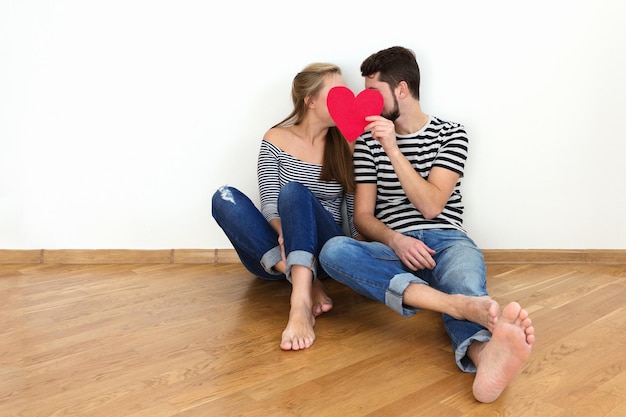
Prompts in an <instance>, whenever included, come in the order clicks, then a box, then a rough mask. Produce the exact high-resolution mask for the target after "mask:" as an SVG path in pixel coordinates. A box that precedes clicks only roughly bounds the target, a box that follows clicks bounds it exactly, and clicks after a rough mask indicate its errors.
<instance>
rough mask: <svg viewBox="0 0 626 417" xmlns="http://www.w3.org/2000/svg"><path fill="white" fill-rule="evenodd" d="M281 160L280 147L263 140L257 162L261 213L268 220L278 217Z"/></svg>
mask: <svg viewBox="0 0 626 417" xmlns="http://www.w3.org/2000/svg"><path fill="white" fill-rule="evenodd" d="M279 172H280V161H279V158H278V149H277V148H276V147H273V146H269V143H268V142H266V141H264V140H263V141H261V149H260V150H259V158H258V162H257V178H258V182H259V195H260V197H261V213H262V214H263V217H265V220H267V221H268V222H269V221H270V220H273V219H278V218H280V216H279V215H278V193H279V192H280V186H281V185H280V174H279Z"/></svg>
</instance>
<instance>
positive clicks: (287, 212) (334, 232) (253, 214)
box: [212, 182, 345, 281]
mask: <svg viewBox="0 0 626 417" xmlns="http://www.w3.org/2000/svg"><path fill="white" fill-rule="evenodd" d="M278 213H279V216H280V220H281V224H282V231H283V240H284V246H285V256H286V257H287V265H286V269H287V271H286V274H282V273H280V272H278V271H276V270H275V269H274V266H275V265H276V264H277V263H278V262H280V260H281V259H282V255H281V249H280V246H279V245H278V234H277V233H276V231H275V230H274V229H273V228H272V227H271V226H270V224H269V223H268V222H267V220H265V218H264V217H263V215H262V214H261V212H260V211H259V209H258V208H257V207H256V206H255V205H254V203H253V202H252V201H251V200H250V199H249V198H248V197H247V196H246V195H245V194H243V193H242V192H241V191H239V190H238V189H236V188H235V187H230V186H222V187H220V188H219V189H218V190H217V191H216V192H215V194H213V198H212V215H213V218H214V219H215V221H216V222H217V224H218V225H219V226H220V227H221V228H222V230H223V231H224V233H225V234H226V236H227V237H228V240H230V242H231V244H232V245H233V247H234V249H235V251H236V252H237V255H238V256H239V259H240V260H241V263H242V264H243V265H244V266H245V267H246V269H247V270H248V271H249V272H250V273H252V274H253V275H256V276H258V277H260V278H264V279H271V280H280V279H288V280H289V281H291V268H292V267H293V266H294V265H302V266H305V267H307V268H309V269H311V271H312V272H313V276H314V277H317V276H320V275H323V274H324V273H323V270H321V268H319V265H318V263H317V257H318V255H319V253H320V251H321V250H322V247H323V246H324V243H326V241H327V240H329V239H330V238H332V237H335V236H344V235H345V233H344V231H343V229H342V228H341V227H340V225H338V224H337V223H336V222H335V220H334V219H333V216H332V214H331V213H330V212H329V211H328V210H326V209H325V208H324V207H323V206H322V204H321V203H320V202H319V200H318V199H317V197H315V195H313V193H312V192H311V191H310V190H309V189H308V188H307V187H306V186H304V185H302V184H300V183H298V182H290V183H287V184H285V185H284V186H283V187H282V188H281V190H280V194H279V196H278ZM318 268H319V269H320V270H318Z"/></svg>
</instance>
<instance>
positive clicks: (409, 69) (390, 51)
mask: <svg viewBox="0 0 626 417" xmlns="http://www.w3.org/2000/svg"><path fill="white" fill-rule="evenodd" d="M376 73H379V79H380V81H383V82H386V83H387V84H389V86H390V87H391V88H392V89H394V88H396V87H397V86H398V84H399V83H400V81H405V82H406V83H407V85H408V86H409V91H410V92H411V95H413V97H415V98H416V99H418V100H419V98H420V69H419V65H418V64H417V59H416V58H415V53H414V52H413V51H412V50H410V49H407V48H404V47H402V46H392V47H391V48H387V49H383V50H381V51H378V52H376V53H375V54H372V55H370V56H369V57H367V58H366V59H365V61H363V63H362V64H361V75H362V76H363V77H369V76H372V75H374V74H376Z"/></svg>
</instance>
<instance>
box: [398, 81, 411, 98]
mask: <svg viewBox="0 0 626 417" xmlns="http://www.w3.org/2000/svg"><path fill="white" fill-rule="evenodd" d="M396 91H397V92H398V97H399V98H405V97H408V96H410V95H411V93H410V92H409V85H408V84H407V83H406V81H400V82H399V83H398V86H397V87H396Z"/></svg>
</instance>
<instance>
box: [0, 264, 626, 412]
mask: <svg viewBox="0 0 626 417" xmlns="http://www.w3.org/2000/svg"><path fill="white" fill-rule="evenodd" d="M487 274H488V288H489V291H490V293H491V295H492V296H493V297H494V298H495V299H497V300H498V301H499V302H500V303H501V304H505V303H507V302H509V301H512V300H517V301H519V302H520V303H521V304H522V305H523V306H525V307H526V308H527V309H528V310H529V311H530V312H531V317H532V319H533V323H534V326H535V329H536V334H537V342H536V344H535V346H534V349H533V354H532V356H531V359H530V360H529V362H528V363H527V364H526V366H525V367H524V368H523V370H522V372H521V373H520V375H519V376H518V377H517V378H516V379H515V380H514V381H513V382H512V383H511V385H510V386H509V387H508V388H507V389H506V390H505V391H504V393H503V394H502V396H501V397H500V398H499V399H498V400H497V401H496V402H495V403H493V404H480V403H477V402H476V401H475V400H474V399H473V397H472V394H471V383H472V380H473V375H471V374H465V373H462V372H461V371H459V369H458V368H457V367H456V365H455V363H454V359H453V354H452V349H451V346H450V342H449V340H448V338H447V335H446V334H445V331H444V330H443V328H442V325H441V317H440V315H439V314H436V313H433V312H428V311H423V312H420V313H418V314H417V315H415V316H413V317H410V318H402V317H400V316H399V315H397V314H396V313H394V312H393V311H391V310H390V309H388V308H386V307H385V306H383V305H381V304H379V303H377V302H374V301H372V300H368V299H365V298H364V297H361V296H360V295H358V294H356V293H354V292H353V291H351V290H349V289H348V288H346V287H344V286H342V285H341V284H339V283H337V282H334V281H331V280H326V281H325V285H326V287H327V291H328V293H329V294H330V295H331V296H332V298H333V301H334V308H333V310H331V311H330V312H328V313H325V314H324V315H322V316H321V317H319V318H318V320H317V323H316V327H315V329H316V336H317V338H316V341H315V343H314V345H313V347H311V348H310V349H307V350H305V351H299V352H283V351H281V350H280V348H279V347H278V343H279V340H280V334H281V332H282V330H283V328H284V326H285V324H286V320H287V312H288V306H289V293H290V287H289V286H288V284H287V283H285V282H268V281H263V280H260V279H258V278H255V277H253V276H251V275H250V274H248V273H247V272H246V271H245V270H244V269H243V268H242V267H241V265H238V264H203V263H194V262H189V263H166V264H158V263H147V264H130V263H129V264H97V265H88V264H81V265H71V264H68V265H56V264H46V263H40V264H32V263H25V264H19V265H16V264H7V265H0V321H1V322H2V326H1V327H0V416H2V417H5V416H6V417H8V416H20V417H35V416H37V417H39V416H89V417H98V416H106V417H111V416H115V417H143V416H151V417H174V416H176V417H182V416H203V417H204V416H218V417H221V416H263V417H268V416H280V417H284V416H287V417H288V416H298V417H300V416H303V417H306V416H314V415H315V416H342V417H351V416H359V417H361V416H371V417H373V416H393V417H405V416H406V417H408V416H422V415H424V416H446V417H457V416H459V417H460V416H489V415H494V416H496V415H498V416H500V415H502V416H504V415H508V416H516V417H517V416H521V417H525V416H533V417H535V416H546V417H547V416H550V417H555V416H556V417H560V416H563V417H565V416H572V415H581V416H586V417H600V416H606V417H615V416H623V415H624V410H626V394H625V392H626V390H624V387H625V386H626V355H624V352H626V320H625V319H624V317H625V316H626V266H624V265H616V264H610V265H607V264H603V265H594V264H590V263H588V262H585V263H581V264H560V265H551V264H547V263H542V264H522V263H515V264H503V263H497V264H489V265H488V268H487Z"/></svg>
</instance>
